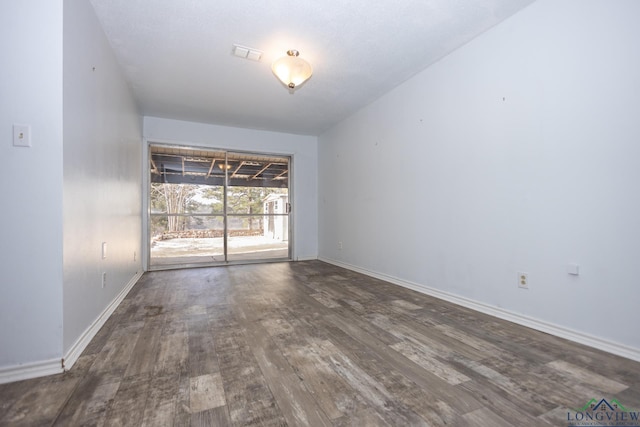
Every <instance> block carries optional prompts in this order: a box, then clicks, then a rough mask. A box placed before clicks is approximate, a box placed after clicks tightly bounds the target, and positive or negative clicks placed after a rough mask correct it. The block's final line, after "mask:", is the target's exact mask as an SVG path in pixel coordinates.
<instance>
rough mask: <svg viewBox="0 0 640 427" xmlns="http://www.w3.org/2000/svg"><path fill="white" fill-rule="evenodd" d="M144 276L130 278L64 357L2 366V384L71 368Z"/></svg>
mask: <svg viewBox="0 0 640 427" xmlns="http://www.w3.org/2000/svg"><path fill="white" fill-rule="evenodd" d="M140 277H142V273H141V272H139V273H136V274H135V276H133V277H132V278H131V280H129V282H128V283H127V285H126V286H125V287H124V289H122V291H120V293H119V294H118V295H117V296H116V297H115V298H114V300H113V301H111V303H110V304H109V305H108V306H107V308H105V309H104V311H103V312H102V313H100V315H99V316H98V318H97V319H96V320H95V321H94V322H93V323H92V324H91V325H90V326H89V327H88V328H87V330H85V331H84V333H83V334H82V335H81V336H80V338H78V340H77V341H76V342H75V343H74V344H73V345H72V346H71V348H70V349H69V351H67V354H66V355H65V357H64V359H51V360H42V361H38V362H33V363H25V364H23V365H14V366H8V367H0V384H5V383H11V382H14V381H22V380H28V379H31V378H38V377H44V376H47V375H54V374H61V373H63V372H64V371H68V370H69V369H71V367H72V366H73V364H74V363H76V360H78V357H80V354H82V352H83V351H84V349H85V348H86V347H87V345H88V344H89V342H91V340H92V339H93V337H94V336H95V335H96V334H97V333H98V331H99V330H100V328H101V327H102V326H103V325H104V323H105V322H106V321H107V319H108V318H109V316H111V314H113V312H114V311H115V309H116V308H117V307H118V305H120V303H121V302H122V300H123V299H124V298H125V297H126V296H127V294H128V293H129V291H130V290H131V288H133V285H135V284H136V282H137V281H138V279H140Z"/></svg>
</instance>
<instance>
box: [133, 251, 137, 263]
mask: <svg viewBox="0 0 640 427" xmlns="http://www.w3.org/2000/svg"><path fill="white" fill-rule="evenodd" d="M136 255H137V254H136V251H133V262H136Z"/></svg>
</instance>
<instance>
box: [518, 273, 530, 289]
mask: <svg viewBox="0 0 640 427" xmlns="http://www.w3.org/2000/svg"><path fill="white" fill-rule="evenodd" d="M518 287H519V288H522V289H529V273H523V272H520V273H518Z"/></svg>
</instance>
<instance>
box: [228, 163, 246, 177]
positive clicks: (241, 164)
mask: <svg viewBox="0 0 640 427" xmlns="http://www.w3.org/2000/svg"><path fill="white" fill-rule="evenodd" d="M245 163H246V162H245V161H244V160H243V161H241V162H240V164H239V165H238V167H237V168H236V170H234V171H233V173H232V174H231V178H235V176H236V172H238V171H239V170H240V168H241V167H242V166H244V164H245Z"/></svg>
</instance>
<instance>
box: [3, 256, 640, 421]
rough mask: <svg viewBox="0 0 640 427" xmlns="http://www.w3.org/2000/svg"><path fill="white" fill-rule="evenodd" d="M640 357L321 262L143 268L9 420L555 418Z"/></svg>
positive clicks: (633, 395) (625, 378) (633, 379)
mask: <svg viewBox="0 0 640 427" xmlns="http://www.w3.org/2000/svg"><path fill="white" fill-rule="evenodd" d="M593 398H596V399H600V398H605V399H613V398H616V399H617V400H618V401H619V402H621V403H622V404H624V405H625V406H626V407H627V408H636V409H637V408H640V363H637V362H633V361H630V360H627V359H624V358H620V357H617V356H612V355H610V354H607V353H603V352H600V351H597V350H594V349H591V348H588V347H584V346H581V345H579V344H575V343H571V342H568V341H565V340H563V339H560V338H556V337H553V336H550V335H546V334H543V333H540V332H536V331H533V330H530V329H527V328H524V327H521V326H517V325H514V324H511V323H508V322H505V321H501V320H498V319H496V318H493V317H490V316H487V315H483V314H480V313H477V312H474V311H472V310H468V309H465V308H461V307H458V306H455V305H453V304H450V303H447V302H444V301H441V300H438V299H435V298H432V297H429V296H425V295H422V294H419V293H416V292H413V291H410V290H407V289H403V288H401V287H398V286H395V285H392V284H389V283H386V282H383V281H380V280H376V279H372V278H370V277H367V276H363V275H361V274H358V273H354V272H352V271H349V270H344V269H341V268H338V267H335V266H332V265H329V264H325V263H322V262H319V261H308V262H297V263H277V264H261V265H257V264H255V265H245V266H230V267H216V268H207V269H192V270H173V271H163V272H153V273H147V274H145V275H144V276H143V277H142V278H141V279H140V281H139V283H137V284H136V286H135V287H134V288H133V289H132V291H131V292H130V294H129V295H128V296H127V298H126V299H125V300H124V301H123V302H122V304H121V305H120V306H119V307H118V309H117V310H116V312H115V313H114V314H113V316H112V317H111V318H110V319H109V320H108V321H107V323H106V324H105V325H104V327H103V328H102V329H101V330H100V332H99V333H98V334H97V335H96V337H95V338H94V339H93V340H92V341H91V343H90V344H89V346H88V347H87V348H86V350H85V351H84V353H83V354H82V356H81V357H80V359H79V360H78V362H77V363H76V365H75V366H74V367H73V368H72V369H71V370H70V371H69V372H67V373H65V374H61V375H55V376H50V377H46V378H39V379H34V380H28V381H22V382H17V383H13V384H5V385H0V425H10V426H20V425H26V426H39V425H43V426H46V425H60V426H75V425H109V426H110V425H131V426H164V425H176V426H187V425H192V426H225V425H237V426H252V425H265V426H284V425H290V426H305V425H309V426H377V425H391V426H413V425H416V426H419V425H432V426H441V425H449V426H485V425H486V426H549V425H567V424H568V423H567V420H566V417H567V411H568V410H569V409H568V408H580V407H582V406H583V405H584V404H585V403H586V402H588V401H589V400H591V399H593Z"/></svg>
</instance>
